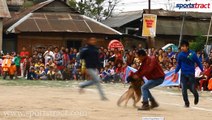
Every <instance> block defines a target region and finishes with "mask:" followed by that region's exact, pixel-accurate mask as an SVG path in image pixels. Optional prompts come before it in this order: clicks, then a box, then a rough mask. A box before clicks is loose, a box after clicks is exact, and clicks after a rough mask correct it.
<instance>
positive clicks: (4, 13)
mask: <svg viewBox="0 0 212 120" xmlns="http://www.w3.org/2000/svg"><path fill="white" fill-rule="evenodd" d="M4 17H10V12H9V10H8V7H7V3H6V0H0V18H4Z"/></svg>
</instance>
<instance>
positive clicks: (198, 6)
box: [176, 3, 211, 9]
mask: <svg viewBox="0 0 212 120" xmlns="http://www.w3.org/2000/svg"><path fill="white" fill-rule="evenodd" d="M176 8H179V9H183V8H195V9H210V8H211V4H210V3H207V4H204V3H194V4H192V3H189V4H177V5H176Z"/></svg>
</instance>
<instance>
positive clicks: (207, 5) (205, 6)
mask: <svg viewBox="0 0 212 120" xmlns="http://www.w3.org/2000/svg"><path fill="white" fill-rule="evenodd" d="M170 5H171V6H172V7H173V10H174V11H179V12H212V1H211V0H185V1H179V0H173V1H171V3H170Z"/></svg>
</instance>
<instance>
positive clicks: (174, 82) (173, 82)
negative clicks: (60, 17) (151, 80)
mask: <svg viewBox="0 0 212 120" xmlns="http://www.w3.org/2000/svg"><path fill="white" fill-rule="evenodd" d="M136 71H137V70H136V69H135V68H132V67H129V66H128V67H127V68H126V71H125V74H124V75H125V76H124V78H125V82H126V81H127V77H128V76H129V75H130V73H131V72H133V73H135V72H136ZM180 73H181V72H178V73H177V77H176V78H175V79H173V78H174V74H175V70H172V71H169V72H166V73H165V79H164V82H163V83H162V84H161V85H160V86H162V87H166V86H179V85H180ZM143 79H144V81H147V79H146V78H145V77H144V78H143Z"/></svg>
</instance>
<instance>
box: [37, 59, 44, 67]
mask: <svg viewBox="0 0 212 120" xmlns="http://www.w3.org/2000/svg"><path fill="white" fill-rule="evenodd" d="M41 66H43V67H44V64H43V63H42V61H41V60H39V61H37V62H36V63H35V68H40V67H41Z"/></svg>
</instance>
